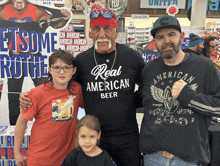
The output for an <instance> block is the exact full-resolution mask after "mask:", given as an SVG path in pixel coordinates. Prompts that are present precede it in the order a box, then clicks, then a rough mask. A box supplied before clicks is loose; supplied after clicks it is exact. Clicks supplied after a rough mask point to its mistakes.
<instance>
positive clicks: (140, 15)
mask: <svg viewBox="0 0 220 166" xmlns="http://www.w3.org/2000/svg"><path fill="white" fill-rule="evenodd" d="M131 18H132V19H149V15H148V14H132V15H131Z"/></svg>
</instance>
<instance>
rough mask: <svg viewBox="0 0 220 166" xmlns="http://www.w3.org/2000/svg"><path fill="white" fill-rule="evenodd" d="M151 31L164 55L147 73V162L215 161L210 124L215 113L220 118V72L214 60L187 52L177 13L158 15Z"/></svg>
mask: <svg viewBox="0 0 220 166" xmlns="http://www.w3.org/2000/svg"><path fill="white" fill-rule="evenodd" d="M151 34H152V36H153V37H154V39H153V41H154V43H155V45H156V47H157V49H158V50H159V52H160V53H161V55H162V56H161V57H159V58H157V59H155V60H153V61H150V62H148V63H147V64H146V65H145V67H144V69H143V70H142V72H141V78H142V84H141V85H140V91H139V95H140V96H141V98H142V99H143V102H142V104H143V111H144V114H145V115H144V118H143V121H142V125H141V132H140V151H141V152H142V153H144V154H145V155H144V164H145V166H165V165H169V166H189V165H191V166H196V165H199V164H200V163H209V162H210V150H209V143H208V127H209V125H210V122H211V118H212V116H213V115H214V116H218V117H219V116H220V74H219V71H218V70H217V68H216V67H215V65H214V64H213V62H211V61H210V60H209V59H207V58H205V57H198V56H197V55H195V54H191V55H189V54H188V53H184V52H183V51H182V50H181V44H182V41H183V39H184V32H181V27H180V24H179V22H178V20H177V19H176V18H175V17H172V16H163V17H160V18H158V19H157V20H156V22H155V23H154V26H153V29H152V30H151Z"/></svg>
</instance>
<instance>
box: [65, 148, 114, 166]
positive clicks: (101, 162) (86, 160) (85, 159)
mask: <svg viewBox="0 0 220 166" xmlns="http://www.w3.org/2000/svg"><path fill="white" fill-rule="evenodd" d="M61 166H113V161H112V159H111V157H110V155H109V154H108V152H107V151H105V150H103V151H102V153H100V154H99V155H97V156H94V157H90V156H87V155H86V154H85V153H84V152H83V151H82V150H81V149H73V150H72V151H71V152H70V153H68V154H67V156H66V158H65V159H64V161H63V163H62V165H61Z"/></svg>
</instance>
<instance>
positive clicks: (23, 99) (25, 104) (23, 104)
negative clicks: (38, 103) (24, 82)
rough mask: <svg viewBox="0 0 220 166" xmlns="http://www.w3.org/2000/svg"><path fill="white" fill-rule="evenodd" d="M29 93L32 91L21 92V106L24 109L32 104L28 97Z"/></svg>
mask: <svg viewBox="0 0 220 166" xmlns="http://www.w3.org/2000/svg"><path fill="white" fill-rule="evenodd" d="M29 93H30V91H28V92H24V93H21V94H20V97H19V100H20V106H19V108H21V109H23V110H26V108H27V107H30V106H31V105H32V103H31V99H30V98H28V97H27V95H28V94H29Z"/></svg>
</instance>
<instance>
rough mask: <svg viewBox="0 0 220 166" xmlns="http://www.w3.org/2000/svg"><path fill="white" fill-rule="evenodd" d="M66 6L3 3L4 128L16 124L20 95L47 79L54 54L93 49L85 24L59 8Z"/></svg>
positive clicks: (37, 0) (0, 72)
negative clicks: (50, 61) (49, 63)
mask: <svg viewBox="0 0 220 166" xmlns="http://www.w3.org/2000/svg"><path fill="white" fill-rule="evenodd" d="M64 3H65V1H64V0H47V1H45V0H32V1H27V0H14V1H10V2H9V1H1V3H0V92H1V93H0V95H1V96H0V98H1V100H0V110H1V111H0V125H14V124H15V123H16V120H17V117H18V115H19V113H20V108H19V94H20V93H21V92H25V91H29V90H31V88H34V87H36V86H38V85H40V84H41V83H42V82H43V81H44V80H45V79H46V77H47V67H48V58H49V56H50V55H51V53H52V52H54V51H56V50H58V49H64V50H65V49H67V47H68V45H75V47H79V49H77V51H85V50H86V48H89V47H90V46H87V44H86V41H85V40H86V39H84V38H85V31H84V27H85V21H84V22H83V23H82V22H81V23H80V24H77V23H75V22H74V21H72V18H73V14H72V11H71V10H70V9H69V8H67V7H55V5H56V4H63V5H61V6H64ZM71 27H72V28H71ZM70 29H71V31H68V30H70ZM72 37H73V38H72ZM71 38H72V39H71ZM74 51H75V50H73V51H72V53H73V55H75V56H76V54H77V53H75V52H74Z"/></svg>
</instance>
